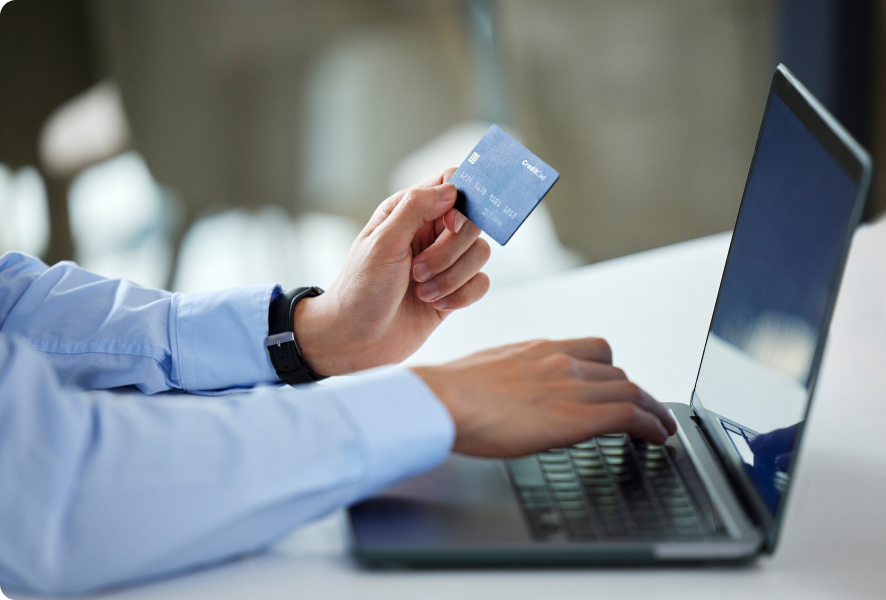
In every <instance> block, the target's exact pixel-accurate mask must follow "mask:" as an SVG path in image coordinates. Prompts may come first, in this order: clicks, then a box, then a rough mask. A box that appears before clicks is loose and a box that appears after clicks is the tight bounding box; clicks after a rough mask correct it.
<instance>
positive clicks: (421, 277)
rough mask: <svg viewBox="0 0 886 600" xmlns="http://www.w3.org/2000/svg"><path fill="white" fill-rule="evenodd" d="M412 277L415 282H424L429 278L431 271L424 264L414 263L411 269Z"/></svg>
mask: <svg viewBox="0 0 886 600" xmlns="http://www.w3.org/2000/svg"><path fill="white" fill-rule="evenodd" d="M412 277H413V279H415V280H416V281H426V280H428V279H430V278H431V270H430V269H429V268H428V265H426V264H425V263H416V265H415V266H414V267H412Z"/></svg>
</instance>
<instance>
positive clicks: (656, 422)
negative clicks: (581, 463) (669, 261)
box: [412, 338, 677, 458]
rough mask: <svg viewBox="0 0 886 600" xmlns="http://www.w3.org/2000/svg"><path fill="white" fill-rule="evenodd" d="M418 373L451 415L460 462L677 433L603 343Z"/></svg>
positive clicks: (545, 345) (513, 352) (533, 345)
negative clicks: (463, 457) (464, 457)
mask: <svg viewBox="0 0 886 600" xmlns="http://www.w3.org/2000/svg"><path fill="white" fill-rule="evenodd" d="M412 370H413V371H414V372H415V373H416V374H417V375H418V376H419V377H421V378H422V379H423V380H424V381H425V383H427V384H428V386H429V387H430V388H431V390H432V391H433V392H434V393H435V394H436V395H437V397H438V398H439V399H440V400H441V402H443V404H444V405H445V406H446V408H447V410H449V413H450V415H452V420H453V421H454V422H455V431H456V434H455V444H454V446H453V451H454V452H459V453H461V454H468V455H472V456H482V457H496V458H503V457H510V456H524V455H527V454H533V453H535V452H540V451H542V450H547V449H548V448H558V447H565V446H570V445H572V444H576V443H578V442H582V441H585V440H587V439H590V438H592V437H594V436H597V435H602V434H605V433H622V432H624V433H628V434H630V435H631V436H634V437H638V438H643V439H645V440H647V441H649V442H651V443H654V444H663V443H664V442H665V440H667V438H668V436H669V435H673V434H674V433H675V432H676V431H677V423H676V421H675V420H674V418H673V416H672V415H671V413H670V411H668V409H667V408H665V406H663V405H662V404H659V403H658V402H657V401H655V400H654V399H653V398H652V396H650V395H649V394H647V393H646V392H644V391H643V390H642V389H640V387H638V386H637V385H636V384H634V383H631V382H630V381H628V379H627V378H626V377H625V374H624V371H622V370H621V369H619V368H617V367H614V366H612V351H611V350H610V348H609V344H607V343H606V341H605V340H602V339H599V338H584V339H576V340H562V341H546V340H536V341H532V342H525V343H522V344H514V345H511V346H502V347H501V348H494V349H491V350H484V351H482V352H478V353H476V354H472V355H470V356H468V357H466V358H463V359H461V360H457V361H455V362H451V363H448V364H445V365H441V366H438V367H414V368H413V369H412Z"/></svg>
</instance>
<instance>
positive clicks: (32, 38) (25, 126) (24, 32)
mask: <svg viewBox="0 0 886 600" xmlns="http://www.w3.org/2000/svg"><path fill="white" fill-rule="evenodd" d="M97 81H98V76H97V71H96V68H95V66H94V61H93V54H92V48H91V45H90V31H89V21H88V18H87V11H86V7H85V6H84V2H83V1H81V0H27V1H25V0H14V1H13V2H10V3H8V4H6V5H5V6H4V7H3V10H2V13H0V82H2V93H0V162H3V163H6V164H8V165H9V166H10V167H12V168H19V167H22V166H25V165H34V166H37V167H38V168H39V169H40V171H41V174H42V175H43V179H44V181H45V184H46V192H47V200H48V204H49V215H50V230H51V232H50V242H49V247H48V248H47V251H46V254H45V256H44V260H46V262H48V263H49V264H53V263H55V262H57V261H59V260H64V259H72V258H74V243H73V240H72V237H71V230H70V221H69V217H68V205H67V189H68V185H69V183H70V177H69V174H68V173H67V172H66V171H63V170H62V171H58V172H52V173H50V172H49V171H47V170H46V165H44V163H43V161H42V160H41V152H40V148H39V139H40V132H41V130H42V129H43V127H44V124H46V122H47V120H48V119H49V117H50V115H51V114H52V112H53V111H54V110H55V109H57V108H58V107H59V106H60V105H61V104H62V103H64V102H65V101H67V100H69V99H71V98H72V97H74V96H75V95H77V94H79V93H81V92H83V91H84V90H86V89H88V88H89V87H90V86H92V85H93V84H95V83H96V82H97Z"/></svg>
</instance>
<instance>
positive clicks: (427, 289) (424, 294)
mask: <svg viewBox="0 0 886 600" xmlns="http://www.w3.org/2000/svg"><path fill="white" fill-rule="evenodd" d="M417 291H418V297H419V298H421V299H422V300H426V301H428V302H430V301H431V300H433V299H434V298H436V297H437V296H439V295H440V289H439V288H438V287H437V284H436V283H434V282H433V281H427V282H425V283H423V284H421V285H419V286H418V289H417Z"/></svg>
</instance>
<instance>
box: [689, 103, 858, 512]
mask: <svg viewBox="0 0 886 600" xmlns="http://www.w3.org/2000/svg"><path fill="white" fill-rule="evenodd" d="M857 187H858V186H857V183H856V182H855V181H854V180H853V178H852V177H850V175H849V174H848V173H846V171H844V170H843V168H842V167H841V166H840V165H839V163H837V162H836V161H835V160H834V158H833V157H832V156H831V155H830V154H829V153H828V152H827V150H826V149H825V148H824V147H823V146H822V145H821V144H820V143H819V142H818V140H817V139H816V138H815V136H814V135H813V134H812V133H810V132H809V130H808V129H807V128H806V127H805V126H804V125H803V123H802V122H801V121H800V119H799V118H798V117H797V116H796V115H795V114H794V113H793V112H792V111H791V109H790V108H789V107H788V106H787V105H786V104H785V103H784V101H783V100H782V99H781V98H780V97H779V96H778V95H777V94H776V93H773V94H772V95H771V96H770V100H769V104H768V107H767V111H766V116H765V118H764V123H763V128H762V130H761V135H760V140H759V143H758V146H757V153H756V155H755V158H754V163H753V166H752V171H751V174H750V177H749V179H748V184H747V188H746V190H745V196H744V200H743V202H742V207H741V213H740V214H739V218H738V222H737V223H736V227H735V232H734V234H733V240H732V247H731V249H730V254H729V259H728V263H727V265H726V269H725V271H724V274H723V282H722V285H721V288H720V297H719V299H718V303H717V309H716V312H715V314H714V320H713V323H712V326H711V332H710V333H709V334H708V340H707V345H706V347H705V353H704V357H703V359H702V364H701V368H700V370H699V376H698V381H697V383H696V389H695V393H696V394H697V396H698V398H700V399H701V401H702V403H703V404H704V406H705V407H706V408H707V409H708V410H709V411H712V412H713V413H715V414H716V415H718V416H720V417H721V425H722V426H723V429H724V432H725V433H726V436H727V438H728V439H730V440H731V441H732V444H733V446H734V447H735V451H736V452H737V454H738V456H739V457H741V460H742V462H743V463H744V465H745V468H746V470H747V472H748V474H749V475H750V477H751V479H752V481H753V482H754V484H755V485H756V486H757V488H758V490H759V491H760V495H761V496H762V497H763V498H764V500H765V501H766V504H767V505H768V506H769V508H770V510H771V511H772V512H773V513H774V512H775V511H776V510H777V508H778V503H779V500H780V497H781V494H782V493H783V491H784V489H785V488H786V486H787V483H788V481H789V480H788V472H789V464H790V457H791V453H792V449H793V444H794V440H795V437H796V432H797V430H798V429H799V426H800V424H801V422H802V420H803V419H804V418H805V415H806V408H807V405H808V402H809V390H810V388H811V386H812V383H813V379H814V375H815V374H814V373H813V372H812V368H811V367H812V364H813V359H814V356H815V352H816V349H817V345H818V342H819V338H820V333H821V329H822V325H823V321H824V318H825V312H826V310H827V304H828V300H829V296H830V289H831V284H832V282H833V280H834V278H835V276H836V274H837V269H838V266H839V261H840V256H841V252H842V247H843V241H844V237H845V234H846V229H847V227H848V225H849V220H850V218H851V215H852V210H853V204H854V200H855V196H856V192H857Z"/></svg>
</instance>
